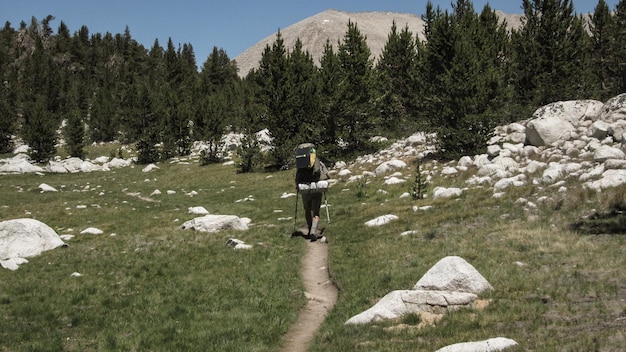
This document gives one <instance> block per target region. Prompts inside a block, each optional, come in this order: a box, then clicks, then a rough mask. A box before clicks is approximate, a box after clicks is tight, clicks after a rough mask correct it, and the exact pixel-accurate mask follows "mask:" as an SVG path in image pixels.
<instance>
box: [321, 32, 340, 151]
mask: <svg viewBox="0 0 626 352" xmlns="http://www.w3.org/2000/svg"><path fill="white" fill-rule="evenodd" d="M318 76H319V80H320V94H321V96H322V97H323V99H322V101H321V102H320V109H321V120H320V124H321V125H322V127H323V132H322V135H321V139H320V145H321V147H322V148H320V149H321V150H322V153H324V156H325V157H326V158H329V159H336V158H338V157H339V156H340V155H341V149H340V148H339V146H338V144H339V141H340V136H339V127H338V125H337V116H338V115H339V111H340V102H339V100H338V99H339V82H340V81H341V62H340V61H339V57H338V56H337V54H335V52H334V51H333V46H332V45H331V44H330V41H329V40H328V39H327V40H326V44H325V45H324V53H323V54H322V57H321V59H320V70H319V74H318Z"/></svg>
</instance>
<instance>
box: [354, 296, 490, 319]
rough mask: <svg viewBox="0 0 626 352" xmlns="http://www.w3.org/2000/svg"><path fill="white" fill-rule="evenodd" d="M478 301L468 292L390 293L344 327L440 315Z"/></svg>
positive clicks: (476, 297)
mask: <svg viewBox="0 0 626 352" xmlns="http://www.w3.org/2000/svg"><path fill="white" fill-rule="evenodd" d="M477 299H478V296H476V295H475V294H473V293H469V292H450V291H424V290H397V291H391V292H389V293H388V294H387V295H385V297H383V298H382V299H381V300H380V301H378V303H376V304H375V305H374V306H372V307H371V308H369V309H367V310H365V311H363V312H361V313H359V314H357V315H355V316H353V317H351V318H350V319H348V320H347V321H346V322H345V324H346V325H355V324H367V323H371V322H376V321H381V320H388V319H397V318H400V317H402V316H403V315H405V314H410V313H416V314H419V313H422V312H428V313H435V314H442V313H445V312H446V311H447V310H455V309H459V308H462V307H467V306H468V305H469V304H471V303H473V302H474V301H476V300H477Z"/></svg>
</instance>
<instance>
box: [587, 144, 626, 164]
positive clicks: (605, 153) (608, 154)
mask: <svg viewBox="0 0 626 352" xmlns="http://www.w3.org/2000/svg"><path fill="white" fill-rule="evenodd" d="M608 159H624V152H623V151H622V150H621V149H619V148H615V147H611V146H608V145H603V146H601V147H600V148H598V149H596V151H595V152H594V153H593V160H594V161H597V162H600V163H603V162H605V161H607V160H608Z"/></svg>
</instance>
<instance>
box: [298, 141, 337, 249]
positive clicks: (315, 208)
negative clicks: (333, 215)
mask: <svg viewBox="0 0 626 352" xmlns="http://www.w3.org/2000/svg"><path fill="white" fill-rule="evenodd" d="M299 158H301V159H308V160H306V164H305V163H303V162H300V163H299V160H298V159H299ZM329 178H330V177H329V175H328V168H327V167H326V165H324V163H323V162H322V161H321V160H319V158H318V157H317V150H316V149H315V146H314V145H313V144H311V143H305V144H301V145H299V146H298V148H297V149H296V177H295V181H296V189H297V190H298V191H299V192H300V193H301V194H302V205H303V208H304V217H305V219H306V223H307V228H308V232H307V234H306V235H305V236H304V238H306V239H310V240H311V241H316V240H317V239H318V238H319V237H320V236H321V234H322V231H323V230H322V231H320V230H319V227H318V225H319V221H320V208H321V206H322V195H323V192H321V191H317V190H315V188H314V187H312V186H311V184H315V183H317V182H318V181H320V180H328V179H329ZM301 185H308V187H309V189H308V190H302V189H301V188H302V186H301ZM305 187H306V186H305Z"/></svg>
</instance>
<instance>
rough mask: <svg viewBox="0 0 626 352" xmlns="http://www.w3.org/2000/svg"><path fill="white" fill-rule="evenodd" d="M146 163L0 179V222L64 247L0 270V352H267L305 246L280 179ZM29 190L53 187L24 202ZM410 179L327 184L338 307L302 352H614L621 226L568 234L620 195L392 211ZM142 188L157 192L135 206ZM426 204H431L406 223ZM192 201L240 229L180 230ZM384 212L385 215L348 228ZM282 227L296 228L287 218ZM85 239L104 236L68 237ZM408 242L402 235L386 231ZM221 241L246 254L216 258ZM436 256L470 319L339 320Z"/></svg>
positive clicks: (619, 337)
mask: <svg viewBox="0 0 626 352" xmlns="http://www.w3.org/2000/svg"><path fill="white" fill-rule="evenodd" d="M92 153H94V152H93V151H92ZM95 156H98V155H95ZM158 166H159V169H157V170H154V171H152V172H149V173H144V172H142V171H141V168H142V167H141V166H135V167H127V168H122V169H115V170H112V171H109V172H93V173H76V174H46V175H43V176H39V175H1V176H0V221H2V220H8V219H15V218H22V217H30V218H35V219H38V220H40V221H42V222H44V223H46V224H47V225H49V226H50V227H52V228H53V229H55V230H56V231H57V233H58V234H73V235H75V237H74V238H73V239H71V240H68V241H67V243H68V245H69V246H68V247H65V248H57V249H54V250H52V251H47V252H44V253H43V254H42V255H40V256H37V257H34V258H29V263H27V264H24V265H21V266H20V268H19V269H18V270H16V271H9V270H0V351H246V352H251V351H277V350H279V347H280V342H281V337H282V336H283V335H284V334H285V333H286V331H287V329H288V328H289V326H290V324H292V323H293V322H294V321H295V320H296V317H297V314H298V310H299V309H300V308H301V307H303V306H304V304H305V303H306V299H305V297H304V293H303V287H302V284H301V282H300V278H299V267H300V264H301V263H300V258H301V257H302V254H303V253H304V251H305V247H306V244H305V242H304V241H303V240H302V239H300V238H294V239H292V238H290V233H291V232H292V230H293V225H294V223H293V216H294V215H295V208H294V206H295V203H294V202H295V198H294V197H289V198H281V195H282V194H283V193H284V192H293V181H292V179H293V171H280V172H273V173H264V172H259V173H252V174H237V173H236V172H235V167H234V166H232V165H231V166H225V165H210V166H203V167H201V166H199V164H198V163H197V162H196V161H193V160H192V161H189V162H186V163H161V164H158ZM404 173H405V176H407V178H408V179H409V180H410V179H412V178H413V177H412V175H411V170H410V169H407V170H405V172H404ZM464 179H465V178H464V177H462V176H458V177H456V178H447V179H443V178H438V177H435V178H434V179H433V181H432V182H431V185H430V186H431V187H434V186H446V187H450V186H457V187H463V186H464V183H463V181H464ZM41 183H46V184H48V185H50V186H53V187H55V188H56V189H58V190H59V192H47V193H41V192H40V191H39V189H38V186H39V184H41ZM409 183H410V181H409V182H407V183H405V184H400V185H391V186H387V185H383V179H382V178H371V179H369V180H368V182H367V183H362V184H357V183H350V184H348V183H346V182H345V181H339V182H338V183H337V184H336V185H334V186H333V187H332V188H331V189H330V191H329V193H328V202H329V204H330V206H329V209H330V211H329V212H330V218H331V224H328V225H325V226H327V230H326V232H325V234H326V235H327V236H328V238H329V243H328V244H327V245H328V246H329V270H330V273H331V277H332V279H333V280H334V281H335V283H336V285H337V287H338V288H339V298H338V302H337V305H336V306H335V307H334V309H333V310H331V312H330V313H329V315H328V317H327V319H326V321H325V322H324V324H323V325H322V326H321V328H320V330H319V331H318V332H317V333H316V336H315V338H314V341H313V345H312V346H311V349H310V350H311V351H409V350H410V351H434V350H436V349H438V348H441V347H444V346H446V345H450V344H453V343H458V342H465V341H475V340H484V339H487V338H491V337H498V336H502V337H508V338H511V339H514V340H516V341H517V342H518V343H519V347H517V348H516V349H512V351H620V350H622V349H623V346H624V345H625V344H626V271H625V270H624V268H625V267H626V256H625V255H624V253H625V252H626V241H625V236H624V232H626V229H622V232H621V233H620V231H612V232H613V233H602V231H595V232H597V233H595V234H588V233H585V232H582V231H580V230H574V229H573V227H572V225H573V224H575V223H577V222H579V221H581V219H583V217H584V216H586V215H589V214H592V213H594V212H603V211H606V212H607V213H610V212H611V210H614V208H615V207H616V204H620V200H621V202H622V203H623V202H624V199H626V198H624V194H625V191H624V190H623V189H617V190H611V191H610V192H606V193H607V194H599V195H598V194H595V193H589V192H587V191H584V190H580V189H579V186H578V185H577V184H575V183H573V184H568V185H567V186H568V189H569V192H568V193H567V194H560V195H556V193H557V192H553V193H555V194H554V195H553V197H552V198H553V199H552V201H549V202H545V203H539V204H538V206H537V207H536V208H530V209H525V208H524V207H522V206H520V205H518V204H517V203H516V200H517V199H519V198H521V197H525V198H532V197H533V196H534V195H536V194H538V193H540V192H545V190H542V189H540V187H539V186H532V185H529V186H525V187H519V188H514V189H509V190H507V195H506V196H505V197H503V198H499V199H495V198H493V197H492V193H493V192H492V190H490V189H488V188H482V189H481V188H478V189H469V190H466V191H465V192H464V193H463V195H462V196H461V197H460V198H458V199H447V200H432V199H428V198H427V199H422V200H412V199H411V198H399V196H400V195H401V194H402V193H404V192H407V191H409V187H410V185H409ZM156 189H158V190H160V191H161V192H162V194H160V195H154V196H150V194H151V193H152V192H153V191H154V190H156ZM380 189H384V190H385V191H387V192H386V193H382V192H379V190H380ZM168 190H170V191H175V193H172V194H167V191H168ZM170 193H171V192H170ZM425 205H432V206H433V207H432V209H430V210H427V211H417V212H415V211H413V207H414V206H420V207H421V206H425ZM192 206H203V207H205V208H206V209H207V210H209V212H210V213H212V214H227V215H237V216H240V217H248V218H250V219H252V224H251V226H250V229H249V230H248V231H224V232H220V233H216V234H208V233H202V232H194V231H191V230H182V229H181V225H182V223H183V222H184V221H187V220H191V219H193V218H194V217H195V215H193V214H189V212H188V208H189V207H192ZM299 210H301V205H299ZM614 213H619V212H614ZM385 214H394V215H397V216H398V217H399V219H398V220H396V221H393V222H391V223H389V224H387V225H385V226H381V227H374V228H370V227H366V226H364V222H366V221H368V220H371V219H373V218H375V217H378V216H381V215H385ZM325 216H326V215H325V213H324V214H323V216H322V217H323V222H324V223H325V222H326V218H325ZM587 218H588V217H587ZM297 220H298V224H299V225H302V224H304V217H303V214H301V213H300V214H298V219H297ZM87 227H96V228H99V229H101V230H103V231H104V233H103V234H101V235H89V234H80V231H82V230H83V229H85V228H87ZM590 227H591V228H596V229H597V228H598V227H597V226H595V227H594V225H593V223H587V224H586V226H585V227H584V228H585V229H588V228H590ZM617 227H618V228H619V226H617ZM614 228H615V226H614V227H613V229H614ZM408 230H413V231H415V234H413V235H409V236H400V233H402V232H404V231H408ZM231 237H234V238H238V239H240V240H243V241H245V242H246V243H248V244H251V245H253V249H252V250H233V249H231V248H228V247H226V246H225V244H226V241H227V240H228V238H231ZM320 245H321V244H320ZM448 255H458V256H461V257H463V258H464V259H466V260H467V261H468V262H469V263H470V264H472V265H473V266H474V267H476V269H477V270H478V271H479V272H480V273H481V274H482V275H483V276H484V277H485V278H486V279H487V280H488V281H489V282H490V283H491V285H492V286H493V287H494V290H493V291H491V292H488V293H485V294H484V295H483V298H485V299H488V300H490V304H489V305H488V306H487V307H486V308H485V309H482V310H475V309H467V310H460V311H457V312H453V313H449V314H447V315H446V316H445V317H444V318H443V320H442V321H440V322H439V323H438V324H437V325H436V326H431V327H426V328H422V329H419V330H418V329H411V328H407V329H387V328H389V327H392V326H394V325H398V324H399V323H404V324H407V325H408V326H411V325H417V323H418V322H419V318H417V317H415V316H409V317H407V318H406V319H404V320H403V321H400V322H397V321H396V322H381V323H373V324H368V325H362V326H346V325H344V322H345V321H346V320H347V319H349V318H350V317H352V316H353V315H356V314H358V313H360V312H362V311H363V310H365V309H368V308H369V307H371V306H372V305H373V304H374V303H376V302H377V301H378V300H379V299H380V298H382V297H383V296H384V295H386V294H387V293H388V292H390V291H392V290H398V289H410V288H412V287H413V285H414V284H415V282H417V280H419V279H420V278H421V276H422V275H423V274H424V273H425V272H426V271H427V270H428V269H430V267H432V266H433V265H434V264H435V263H436V262H437V261H438V260H440V259H441V258H443V257H445V256H448ZM75 272H76V273H80V274H81V275H82V276H72V273H75Z"/></svg>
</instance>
